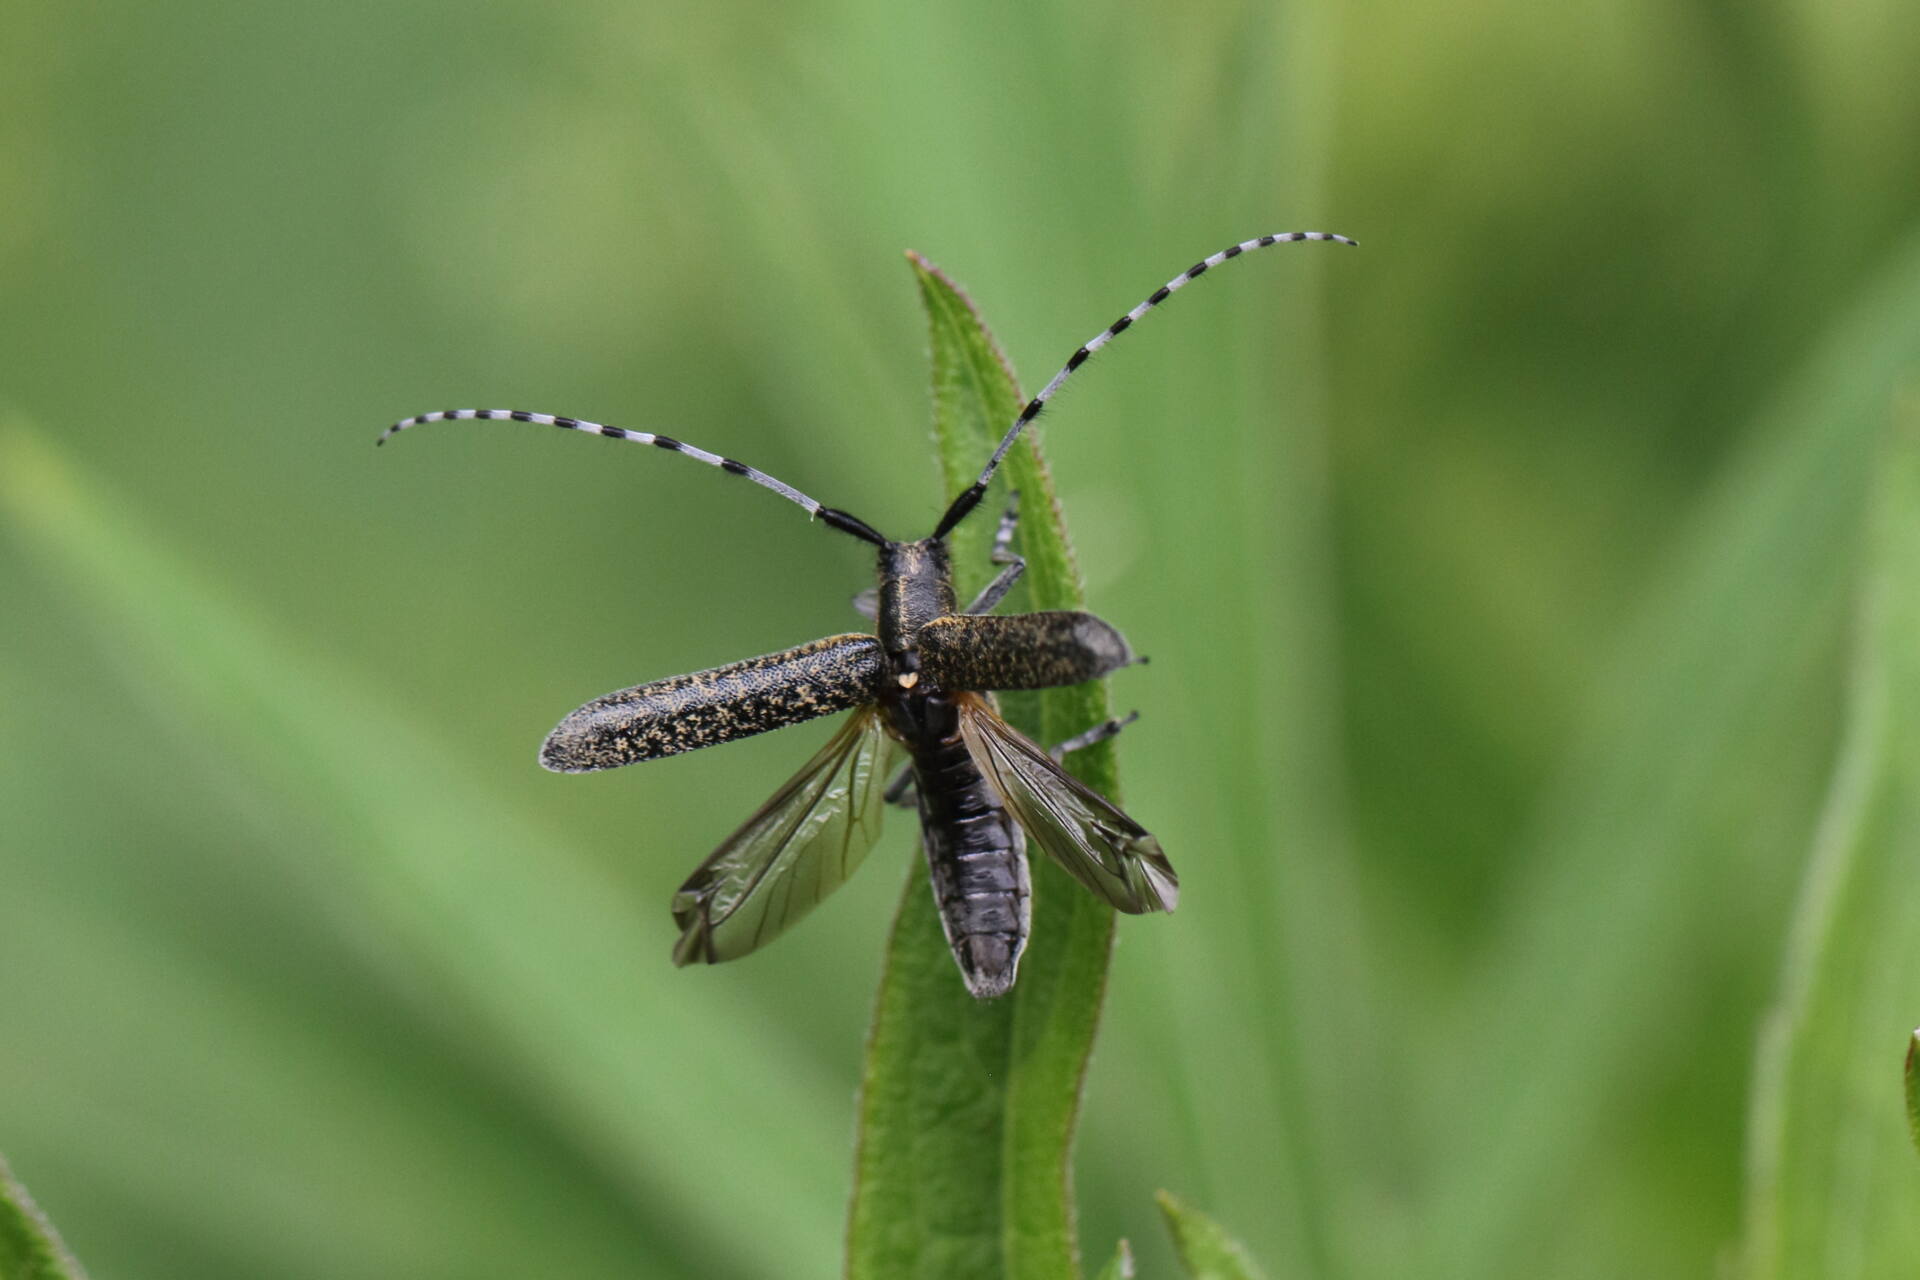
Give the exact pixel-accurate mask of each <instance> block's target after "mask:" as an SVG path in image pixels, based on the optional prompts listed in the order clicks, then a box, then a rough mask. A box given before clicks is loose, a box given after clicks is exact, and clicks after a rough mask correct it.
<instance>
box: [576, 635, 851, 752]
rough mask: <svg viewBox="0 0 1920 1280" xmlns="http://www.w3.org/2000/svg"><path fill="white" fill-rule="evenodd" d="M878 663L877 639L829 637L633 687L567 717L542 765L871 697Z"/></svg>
mask: <svg viewBox="0 0 1920 1280" xmlns="http://www.w3.org/2000/svg"><path fill="white" fill-rule="evenodd" d="M885 665H886V663H885V659H884V657H883V656H882V654H881V651H880V641H879V640H878V639H876V638H875V637H873V636H862V635H844V636H830V637H828V638H827V639H825V640H816V641H814V642H813V643H812V644H803V645H801V646H800V647H799V648H797V649H788V650H785V651H784V652H781V653H769V654H767V655H766V656H764V657H759V658H748V659H747V660H746V661H744V662H735V663H730V664H728V665H727V666H724V667H715V668H713V669H712V670H710V671H696V672H694V673H693V674H692V675H687V676H673V677H671V678H669V679H666V680H655V681H654V682H653V683H651V684H643V685H636V686H635V687H634V688H631V689H622V690H621V691H620V692H619V693H610V694H608V695H606V696H605V697H604V698H595V699H594V700H593V701H592V702H589V703H588V704H587V705H586V706H584V707H581V708H579V709H578V710H576V711H574V712H573V713H572V714H570V715H568V716H567V718H566V719H564V720H562V721H561V722H560V724H559V726H558V727H557V728H555V729H554V731H553V732H552V733H551V734H549V735H548V736H547V741H546V743H545V745H544V746H542V747H541V748H540V763H541V764H543V765H545V766H546V767H547V768H549V769H552V770H554V771H555V772H557V773H587V772H590V771H592V770H594V769H612V768H615V767H616V766H619V765H623V764H634V763H636V762H637V761H641V760H657V759H659V758H660V757H661V756H671V755H678V754H679V753H680V752H682V751H692V750H695V749H696V748H699V747H710V746H713V745H715V744H716V743H721V742H732V741H733V740H734V739H736V738H747V737H752V736H753V735H754V734H756V733H765V732H766V731H767V730H769V729H779V728H784V727H785V726H787V725H790V724H799V723H800V722H801V721H803V720H811V719H813V718H814V717H816V716H824V715H830V714H831V713H833V712H835V711H845V710H846V709H847V708H848V707H855V706H859V705H860V704H861V703H863V702H872V701H873V700H874V697H875V696H876V694H877V692H878V687H879V683H880V677H881V674H882V672H883V670H884V669H885Z"/></svg>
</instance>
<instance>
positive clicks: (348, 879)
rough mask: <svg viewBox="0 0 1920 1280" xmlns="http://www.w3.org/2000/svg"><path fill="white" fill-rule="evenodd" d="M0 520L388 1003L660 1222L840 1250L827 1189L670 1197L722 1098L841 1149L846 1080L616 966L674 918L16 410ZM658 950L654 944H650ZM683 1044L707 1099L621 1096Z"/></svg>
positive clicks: (698, 1154) (744, 1254)
mask: <svg viewBox="0 0 1920 1280" xmlns="http://www.w3.org/2000/svg"><path fill="white" fill-rule="evenodd" d="M0 518H4V519H5V521H6V523H7V526H8V527H9V528H10V529H11V530H12V531H13V532H14V533H16V534H17V535H19V537H20V540H21V542H22V544H23V545H24V546H26V547H27V548H28V549H29V551H30V552H31V553H32V554H33V555H34V557H35V558H36V559H37V560H38V561H39V563H40V565H41V566H42V568H43V570H44V572H45V574H46V575H47V576H48V577H49V578H50V579H52V580H54V581H55V582H56V583H57V584H58V586H59V587H60V588H61V590H62V591H63V592H64V593H65V594H66V596H67V597H68V598H69V599H70V600H71V601H72V603H73V606H74V608H75V609H76V611H77V612H79V613H80V614H82V615H83V616H85V617H86V618H87V620H88V622H89V623H90V625H91V628H92V629H93V631H94V632H95V633H96V634H97V635H98V636H99V637H100V638H101V648H102V651H103V654H104V656H105V658H106V662H105V663H103V667H104V668H108V669H109V670H108V672H107V674H110V675H117V676H118V677H119V680H120V683H121V684H122V685H123V686H124V688H125V689H126V691H127V698H128V701H129V703H133V704H138V703H145V704H146V705H147V706H149V707H150V708H151V709H152V712H153V714H154V716H155V717H156V718H158V719H159V720H161V721H164V722H166V723H169V724H172V725H175V726H178V728H179V732H180V734H181V736H182V739H183V741H185V742H186V743H189V744H191V745H190V749H189V750H183V751H181V752H180V755H179V761H178V763H179V766H180V767H181V768H182V769H183V770H188V769H201V770H206V771H208V772H210V773H214V774H217V775H218V776H219V778H220V779H221V785H223V786H224V787H225V788H226V789H227V790H228V791H229V792H230V793H231V794H232V795H233V796H234V797H235V802H236V804H237V805H239V806H240V807H241V808H243V809H251V810H256V811H258V812H262V813H265V814H268V815H271V823H270V824H269V826H268V827H267V828H266V830H264V831H263V832H262V839H261V843H260V846H259V851H260V853H261V854H262V855H266V854H268V853H270V852H271V851H272V850H273V845H272V844H271V840H272V838H273V833H274V831H275V830H277V829H278V828H280V827H285V828H287V829H289V830H292V831H297V832H298V834H299V838H300V840H302V841H312V842H313V845H301V846H298V847H299V848H306V849H309V850H310V849H311V848H313V847H315V846H317V847H318V848H320V849H322V850H324V851H325V853H326V855H327V856H326V858H325V859H324V861H323V863H322V864H321V865H315V866H306V865H303V864H301V863H300V862H299V861H298V860H297V859H296V860H294V861H291V862H290V863H289V866H290V868H291V869H293V871H294V873H295V874H299V875H302V876H303V877H304V881H303V887H304V888H305V889H306V890H307V892H308V893H309V895H310V899H311V902H312V905H313V907H314V909H315V910H317V911H319V912H321V913H322V914H323V915H325V916H327V917H328V918H329V919H330V920H331V922H332V923H333V925H334V927H335V928H337V929H338V930H339V931H340V932H341V933H342V934H344V935H346V936H350V937H352V938H353V940H354V943H355V944H356V945H358V946H361V947H364V948H366V949H367V950H368V951H369V952H370V953H371V954H372V956H373V962H374V963H375V964H376V965H377V966H379V967H381V968H382V969H383V971H384V976H385V978H386V981H387V982H388V983H389V984H390V987H391V989H392V990H393V991H394V992H396V993H402V995H403V998H408V997H410V998H413V999H424V1000H428V1001H432V1002H433V1004H432V1005H431V1007H429V1008H426V1009H423V1010H422V1011H421V1013H420V1016H422V1017H440V1016H451V1017H454V1018H457V1019H461V1020H463V1024H464V1025H466V1026H467V1029H468V1030H469V1031H470V1033H471V1034H472V1036H473V1037H474V1043H475V1047H476V1051H477V1052H480V1053H481V1054H482V1056H484V1057H485V1058H486V1060H487V1061H486V1064H485V1066H486V1068H487V1069H488V1070H490V1071H497V1072H500V1073H501V1074H503V1075H504V1076H506V1077H507V1078H510V1079H512V1080H514V1081H516V1082H517V1085H518V1087H519V1088H520V1090H521V1093H520V1095H519V1101H520V1102H521V1103H522V1104H523V1105H524V1106H525V1107H526V1108H527V1110H528V1111H529V1112H530V1113H531V1114H532V1115H534V1116H537V1117H539V1122H540V1123H544V1124H546V1125H548V1126H550V1127H551V1129H552V1130H553V1132H554V1133H555V1135H557V1136H558V1137H559V1138H560V1140H561V1141H562V1142H563V1143H566V1144H569V1145H570V1146H571V1147H572V1148H573V1149H574V1150H576V1151H578V1152H579V1153H580V1154H581V1155H582V1157H583V1158H584V1159H585V1160H586V1162H587V1163H589V1164H590V1165H593V1166H596V1167H598V1168H599V1169H600V1170H602V1171H603V1172H604V1173H605V1174H606V1175H607V1176H608V1177H609V1178H610V1180H611V1181H613V1182H614V1183H616V1184H619V1185H621V1186H623V1187H624V1189H625V1193H626V1194H627V1195H628V1196H629V1197H630V1198H631V1206H633V1207H641V1206H644V1212H645V1214H646V1215H647V1216H648V1217H650V1218H652V1219H653V1221H654V1223H655V1224H656V1229H657V1230H659V1231H660V1232H661V1233H663V1234H666V1235H671V1234H673V1233H676V1232H678V1231H680V1230H683V1229H684V1226H683V1224H684V1223H687V1222H697V1221H699V1220H700V1219H702V1218H708V1219H709V1224H708V1226H707V1227H706V1228H705V1230H706V1231H710V1232H711V1233H712V1238H713V1239H714V1240H715V1241H716V1242H719V1243H720V1244H721V1246H722V1253H723V1254H724V1253H732V1254H733V1262H732V1263H731V1264H730V1265H736V1266H739V1267H741V1268H743V1269H748V1268H750V1269H753V1270H756V1271H760V1270H767V1269H778V1267H780V1266H782V1265H786V1264H788V1263H790V1262H791V1259H792V1258H793V1256H795V1251H796V1250H798V1251H801V1252H803V1253H810V1254H811V1255H813V1256H822V1255H826V1254H830V1253H831V1252H832V1249H833V1242H832V1231H831V1228H830V1226H829V1225H828V1224H829V1223H830V1222H831V1219H832V1217H833V1214H834V1199H835V1197H834V1195H833V1192H832V1188H831V1187H830V1186H818V1187H816V1188H815V1189H814V1190H813V1191H811V1192H810V1193H807V1194H802V1195H799V1196H789V1197H784V1198H781V1199H779V1200H778V1201H776V1202H774V1203H773V1204H771V1205H770V1206H769V1207H768V1211H769V1213H770V1214H771V1215H772V1216H771V1218H770V1219H769V1220H768V1229H767V1230H764V1231H756V1232H740V1231H737V1230H732V1229H731V1228H732V1226H733V1224H734V1223H735V1222H736V1220H737V1213H738V1209H737V1207H736V1206H734V1205H731V1204H728V1203H726V1202H724V1201H723V1200H720V1199H718V1198H715V1197H713V1196H710V1195H704V1194H698V1193H697V1192H696V1191H695V1189H694V1186H693V1185H689V1184H685V1183H682V1184H678V1185H679V1187H680V1189H679V1190H676V1189H675V1187H676V1183H675V1181H674V1179H671V1178H668V1177H666V1176H664V1174H663V1171H664V1170H666V1169H668V1168H679V1169H681V1170H683V1171H684V1170H686V1169H690V1168H694V1167H704V1168H705V1174H704V1179H705V1181H706V1182H707V1183H708V1184H710V1185H723V1184H725V1183H726V1182H727V1180H728V1175H729V1170H728V1168H727V1167H725V1165H726V1162H725V1161H724V1160H723V1159H721V1158H717V1156H716V1154H715V1151H714V1147H713V1144H712V1143H711V1141H710V1135H708V1134H707V1133H706V1132H705V1124H704V1121H703V1116H705V1115H707V1114H712V1113H713V1112H715V1111H717V1110H723V1111H725V1112H726V1113H727V1114H730V1115H733V1116H734V1117H735V1118H736V1119H737V1120H739V1121H740V1122H741V1123H742V1124H743V1125H750V1126H757V1127H760V1128H763V1129H765V1130H775V1129H777V1130H779V1131H781V1132H786V1133H791V1134H794V1135H796V1140H797V1141H799V1142H802V1143H805V1144H808V1145H817V1146H818V1147H819V1148H820V1149H830V1148H831V1147H832V1146H834V1145H835V1142H836V1140H835V1138H834V1136H833V1134H832V1129H833V1127H834V1126H833V1124H832V1121H831V1119H830V1118H829V1117H830V1116H831V1115H832V1106H831V1100H832V1098H833V1094H834V1092H835V1087H834V1086H833V1085H832V1084H830V1083H829V1082H826V1081H824V1080H820V1079H810V1078H808V1076H807V1075H806V1073H805V1072H804V1071H802V1070H797V1069H795V1070H784V1071H779V1072H771V1071H767V1070H765V1067H764V1064H765V1063H767V1062H772V1061H780V1060H782V1058H783V1057H784V1056H785V1055H783V1053H782V1052H781V1046H780V1045H779V1043H778V1042H777V1041H775V1040H769V1039H766V1038H763V1037H762V1036H761V1035H759V1034H758V1033H756V1032H755V1030H754V1029H753V1023H752V1020H751V1019H749V1018H746V1017H744V1016H736V1017H712V1018H710V1017H704V1016H701V1015H700V1013H699V1011H698V1008H697V1007H696V1006H694V1005H692V1004H691V1003H690V1002H687V1001H685V1000H680V999H677V998H674V997H673V996H671V995H670V994H665V993H663V991H661V990H658V989H648V988H646V987H643V986H640V985H638V984H634V983H631V982H628V981H626V980H625V979H624V977H623V976H622V975H623V974H624V973H625V972H626V970H627V968H628V966H629V965H630V964H632V963H636V962H637V961H636V952H639V953H641V954H644V955H646V956H650V957H652V958H653V960H654V961H655V962H656V963H658V964H660V965H662V966H664V965H665V964H666V963H667V961H666V955H667V948H666V936H665V931H664V928H662V927H661V919H662V918H664V916H665V915H666V913H665V911H664V910H662V911H661V912H659V913H658V915H657V916H656V917H654V918H652V919H649V918H647V917H644V916H640V915H638V914H637V913H635V912H633V911H631V910H630V909H629V908H628V907H627V906H626V905H625V903H624V895H623V894H621V893H619V892H616V891H614V890H613V889H612V888H611V887H610V886H608V885H607V884H605V883H603V882H602V881H601V879H600V878H599V876H598V875H597V874H596V873H595V872H594V871H593V869H592V867H591V864H590V860H589V859H586V858H585V857H583V856H581V855H580V854H579V853H578V852H577V851H571V850H569V849H568V848H567V847H566V845H565V843H564V842H562V841H559V840H557V839H555V838H554V837H553V836H552V835H551V833H548V832H543V831H540V830H538V829H536V828H535V827H533V826H532V825H531V824H529V823H527V822H526V821H525V820H524V819H523V818H521V817H520V815H518V814H516V813H514V812H512V811H510V810H509V809H508V808H507V807H506V806H504V805H502V804H500V803H499V802H498V801H497V800H496V799H495V798H494V797H492V796H489V795H487V794H486V793H485V792H484V790H483V788H481V787H478V786H476V785H474V784H473V783H472V782H471V781H470V780H469V779H467V778H465V777H463V776H461V775H460V774H459V773H458V772H457V771H456V770H454V769H453V768H452V767H451V766H450V765H449V764H448V763H447V762H446V760H445V758H444V754H443V753H442V752H441V751H440V750H439V747H438V744H436V743H434V742H433V741H432V740H431V737H430V736H429V735H427V734H424V733H422V732H420V731H419V730H418V729H417V727H416V726H414V725H412V724H410V723H408V722H406V721H404V720H402V719H400V718H398V717H396V716H394V715H393V713H392V712H391V711H390V710H389V709H388V707H387V706H386V704H385V703H384V701H383V700H382V699H381V698H380V697H378V696H377V695H375V694H373V693H372V692H371V691H369V690H366V689H363V688H360V687H358V686H357V685H356V683H355V681H354V680H353V679H352V678H351V677H349V676H347V675H344V674H343V673H340V672H338V671H331V670H328V669H327V668H326V664H325V663H324V662H321V661H320V660H318V659H316V658H315V657H313V656H312V655H308V654H305V653H303V652H302V650H301V646H300V645H299V644H298V643H297V642H295V641H291V640H289V639H288V638H287V637H284V636H280V635H277V634H275V633H274V631H273V630H272V628H271V627H269V626H268V625H266V624H265V623H264V622H263V621H262V620H261V619H259V618H257V617H255V616H253V615H252V614H250V613H249V612H248V611H247V610H246V609H245V608H244V607H242V606H240V605H238V604H237V603H235V602H234V601H233V600H231V599H230V598H228V597H226V596H225V595H224V594H223V593H222V592H221V591H220V590H219V588H218V587H217V586H216V585H214V584H211V583H209V582H208V581H206V580H205V579H204V578H203V576H202V575H201V574H200V573H199V572H197V571H195V570H194V569H192V568H191V567H189V566H188V565H187V564H185V563H184V562H182V561H181V560H180V559H179V558H178V557H177V556H175V555H173V554H171V553H170V552H169V550H168V549H167V548H166V546H165V544H164V541H163V540H161V539H157V538H155V537H154V536H152V535H151V533H150V532H148V531H146V530H144V529H141V528H140V527H138V525H137V523H136V522H135V520H134V518H133V517H132V515H131V514H130V508H129V506H128V504H125V503H123V502H120V501H117V500H116V499H115V498H114V497H113V496H112V495H111V494H110V493H109V492H108V491H107V490H106V489H105V488H104V487H102V486H100V485H99V484H98V483H97V482H95V481H94V480H93V479H92V478H91V477H89V476H87V475H85V474H83V473H82V472H81V471H79V470H78V469H77V468H76V467H75V466H74V465H73V464H72V463H71V462H70V460H69V459H68V458H67V457H66V456H65V455H64V454H63V453H62V452H61V451H60V449H59V448H58V446H57V445H56V444H55V442H54V441H53V440H51V439H49V438H47V437H45V436H44V435H42V434H40V433H38V432H36V431H33V430H31V429H29V428H28V427H26V426H25V425H23V424H19V423H14V424H10V425H9V427H8V429H7V430H5V431H4V432H0ZM389 761H399V762H403V764H402V766H401V767H398V768H396V767H393V766H390V764H389ZM529 767H532V757H531V752H529ZM530 851H538V853H539V856H538V857H537V858H536V857H532V856H530ZM649 938H653V939H654V940H655V941H656V942H657V943H658V945H657V947H641V945H640V944H641V943H642V941H643V940H646V939H649ZM609 1010H618V1011H619V1013H618V1014H617V1015H616V1016H609V1014H608V1011H609ZM695 1044H698V1045H699V1046H700V1050H699V1051H700V1052H701V1054H702V1056H703V1058H706V1057H710V1058H711V1060H712V1061H713V1062H714V1063H715V1069H714V1070H713V1071H712V1072H711V1073H710V1074H711V1089H712V1093H711V1094H709V1095H706V1096H680V1097H673V1098H669V1097H661V1096H657V1095H655V1094H653V1093H652V1092H651V1091H648V1090H646V1089H642V1088H638V1087H636V1072H640V1071H643V1070H644V1069H645V1067H646V1065H647V1064H648V1063H649V1062H658V1061H659V1060H660V1057H661V1055H663V1054H670V1053H683V1052H686V1051H687V1050H686V1049H685V1048H684V1046H689V1045H695ZM481 1046H484V1048H481ZM732 1172H733V1176H734V1177H735V1178H737V1177H738V1171H737V1170H734V1171H732ZM211 1209H212V1206H206V1205H202V1206H199V1207H198V1209H197V1210H196V1211H197V1212H200V1213H210V1212H211ZM479 1211H480V1210H479V1209H478V1208H477V1207H476V1212H479ZM287 1212H289V1213H290V1214H292V1215H295V1218H290V1219H289V1222H288V1223H285V1224H279V1225H277V1226H273V1227H269V1226H267V1225H266V1224H263V1223H256V1224H254V1225H255V1227H256V1228H257V1229H259V1230H261V1231H262V1232H263V1233H267V1234H274V1233H279V1234H296V1233H297V1231H296V1227H295V1225H294V1222H295V1220H296V1219H297V1221H298V1224H299V1227H298V1229H305V1228H306V1227H307V1226H310V1225H311V1221H312V1219H313V1218H315V1217H320V1216H324V1214H325V1210H324V1207H323V1206H321V1205H320V1204H319V1203H318V1202H316V1203H315V1204H314V1205H312V1206H310V1207H308V1206H288V1207H287ZM419 1229H421V1230H422V1231H426V1232H429V1233H430V1231H431V1227H430V1226H429V1225H428V1224H420V1227H419Z"/></svg>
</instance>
